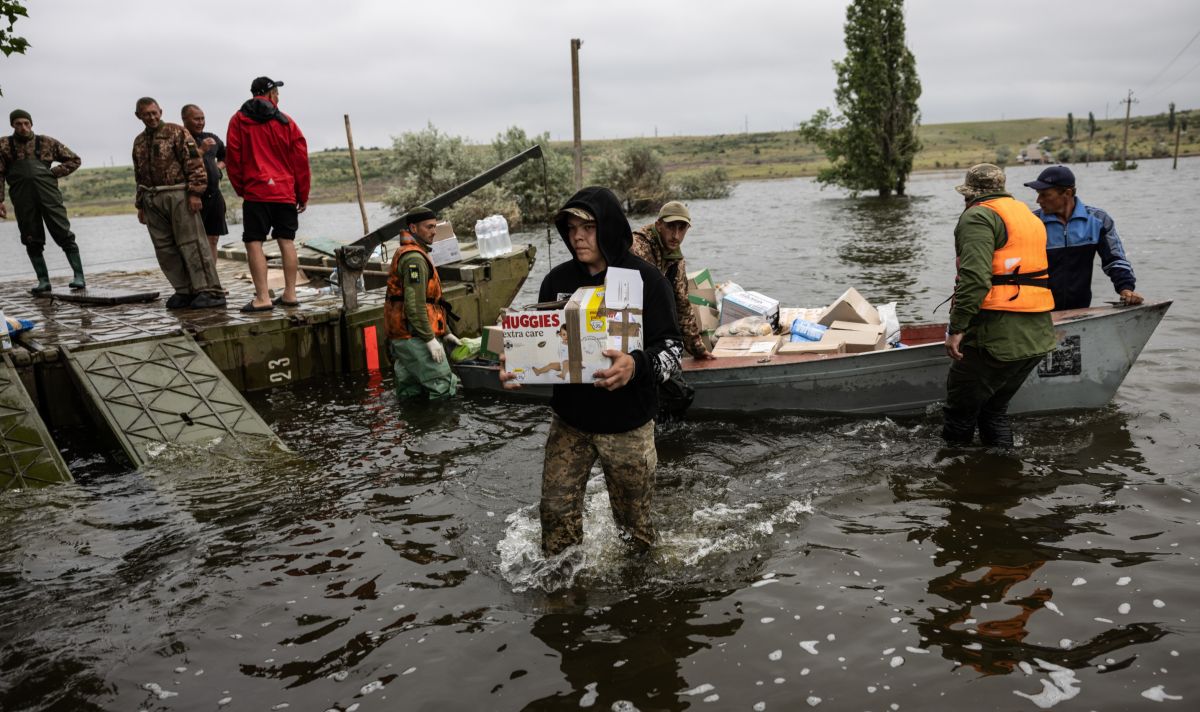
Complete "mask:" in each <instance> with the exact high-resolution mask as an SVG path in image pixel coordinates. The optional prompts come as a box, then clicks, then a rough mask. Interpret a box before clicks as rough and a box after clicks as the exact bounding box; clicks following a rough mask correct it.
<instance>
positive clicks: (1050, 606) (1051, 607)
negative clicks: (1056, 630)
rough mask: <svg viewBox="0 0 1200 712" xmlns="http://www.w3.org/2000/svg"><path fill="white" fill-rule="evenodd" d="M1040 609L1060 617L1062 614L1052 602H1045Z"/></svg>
mask: <svg viewBox="0 0 1200 712" xmlns="http://www.w3.org/2000/svg"><path fill="white" fill-rule="evenodd" d="M1042 607H1043V608H1045V609H1046V610H1048V611H1054V612H1055V613H1057V614H1058V615H1060V616H1061V615H1062V614H1063V612H1062V611H1060V610H1058V606H1057V605H1055V603H1054V601H1046V602H1045V603H1043V604H1042Z"/></svg>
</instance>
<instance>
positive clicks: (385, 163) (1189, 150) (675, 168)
mask: <svg viewBox="0 0 1200 712" xmlns="http://www.w3.org/2000/svg"><path fill="white" fill-rule="evenodd" d="M1196 113H1197V112H1193V117H1192V126H1191V127H1190V130H1189V131H1188V133H1186V134H1184V135H1183V138H1182V141H1181V143H1180V155H1198V154H1200V125H1196V124H1197V123H1200V116H1196ZM1084 124H1086V117H1084V119H1083V121H1080V120H1079V119H1076V132H1077V135H1079V134H1082V133H1084V132H1085V131H1086V129H1085V127H1084ZM1122 132H1123V120H1122V119H1109V120H1107V121H1098V122H1097V130H1096V136H1095V139H1094V141H1093V142H1092V148H1091V155H1092V159H1093V160H1096V161H1106V160H1107V161H1111V160H1112V159H1113V158H1117V157H1119V155H1120V150H1121V138H1122ZM1065 133H1066V120H1065V117H1064V118H1054V119H1010V120H1007V121H973V122H966V123H957V124H931V125H928V126H922V127H921V131H920V134H921V141H922V143H923V145H924V148H923V149H922V151H921V152H920V153H919V154H918V155H917V158H916V162H915V167H916V170H936V169H942V168H965V167H967V166H970V165H973V164H975V163H980V162H984V161H987V162H995V161H997V158H998V156H997V152H998V151H1001V152H1004V151H1007V153H1008V155H1009V156H1011V157H1012V160H1014V161H1015V159H1016V156H1017V155H1018V154H1019V153H1020V152H1021V150H1022V149H1023V148H1024V147H1025V146H1027V145H1028V144H1031V143H1034V142H1035V141H1037V140H1038V139H1041V138H1043V137H1050V139H1051V142H1050V143H1051V145H1052V146H1053V148H1054V151H1055V152H1057V151H1059V150H1061V149H1062V148H1064V147H1065ZM634 141H642V142H646V143H649V144H651V145H653V146H654V148H655V149H656V150H658V151H659V152H660V153H661V154H662V155H663V159H664V162H665V164H666V167H667V171H668V173H674V174H678V173H687V172H691V171H697V170H701V169H704V168H708V167H712V166H724V167H725V169H726V170H727V171H728V172H729V176H730V177H731V178H732V179H733V180H738V181H740V180H758V179H767V178H788V177H793V176H809V175H815V174H816V172H817V170H818V169H819V168H820V167H821V166H822V165H824V163H825V157H824V155H823V154H821V153H820V152H819V151H818V150H817V149H816V147H815V146H813V145H812V144H809V143H806V142H805V141H803V140H801V138H800V136H799V134H798V133H797V132H795V131H785V132H775V133H751V134H724V135H719V136H679V137H669V138H646V139H614V140H607V141H585V142H584V167H585V170H587V165H588V163H589V162H590V161H591V160H593V159H595V158H596V157H598V156H600V155H602V154H604V153H605V152H607V151H609V150H611V149H615V148H618V147H620V146H622V145H624V144H628V143H630V142H634ZM1086 145H1087V140H1086V136H1084V137H1083V139H1082V140H1079V141H1077V143H1076V149H1077V151H1083V150H1084V149H1085V148H1086ZM554 147H555V148H556V149H558V150H560V151H563V152H564V153H568V154H569V152H570V150H571V144H570V143H569V142H556V143H555V144H554ZM480 150H484V148H483V147H480ZM1173 150H1174V136H1173V135H1168V133H1167V118H1166V115H1165V114H1159V115H1157V116H1142V117H1137V118H1134V119H1133V120H1132V122H1131V125H1130V131H1129V154H1130V157H1131V158H1133V159H1143V158H1150V157H1152V156H1155V155H1170V153H1171V152H1172V151H1173ZM358 158H359V165H360V167H361V169H362V172H363V182H364V189H365V191H366V196H367V198H368V200H379V199H380V198H382V197H383V195H384V194H385V193H386V192H387V188H388V185H389V184H390V183H392V182H394V179H393V178H392V175H394V173H393V171H392V170H390V151H388V150H386V149H368V150H364V151H360V152H359V154H358ZM311 159H312V167H313V190H312V201H313V202H315V203H333V202H346V201H353V200H354V199H355V190H354V174H353V172H352V171H351V168H350V152H349V151H345V150H341V151H333V150H330V151H321V152H319V153H314V154H312V157H311ZM224 185H225V188H226V191H227V194H226V197H227V199H229V201H230V204H231V205H233V204H234V201H235V199H234V196H233V195H232V191H229V188H228V183H225V184H224ZM62 186H63V191H64V193H65V195H66V199H67V207H68V209H69V210H70V212H71V213H72V214H74V215H101V214H115V213H123V212H132V211H133V207H132V202H133V193H134V184H133V169H132V168H131V167H128V166H125V167H113V168H84V169H81V170H80V171H78V172H77V173H75V175H72V176H70V177H69V178H67V179H66V180H64V181H63V182H62Z"/></svg>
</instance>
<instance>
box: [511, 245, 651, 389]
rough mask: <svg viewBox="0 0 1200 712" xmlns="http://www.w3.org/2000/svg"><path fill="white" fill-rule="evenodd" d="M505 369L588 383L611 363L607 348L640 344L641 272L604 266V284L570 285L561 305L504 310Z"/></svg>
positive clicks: (531, 379)
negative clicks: (576, 286)
mask: <svg viewBox="0 0 1200 712" xmlns="http://www.w3.org/2000/svg"><path fill="white" fill-rule="evenodd" d="M501 327H502V330H503V332H504V360H505V366H504V368H505V370H507V371H509V372H510V373H513V374H515V375H516V376H517V381H518V382H519V383H592V382H594V381H595V378H594V377H593V375H592V374H593V373H595V372H596V371H598V370H601V369H606V368H608V367H610V366H611V365H612V359H610V358H608V357H607V356H604V355H603V352H604V351H605V350H607V349H616V350H617V351H624V352H625V353H629V352H630V351H636V350H637V349H640V348H642V278H641V275H640V274H638V272H637V270H628V269H620V268H617V267H610V268H609V270H608V274H607V276H606V278H605V284H604V285H603V286H599V287H581V288H579V289H577V290H575V293H574V294H572V295H571V299H570V300H569V301H568V302H567V305H566V306H565V307H563V308H562V309H551V310H508V311H506V312H505V314H504V317H503V321H502V322H501Z"/></svg>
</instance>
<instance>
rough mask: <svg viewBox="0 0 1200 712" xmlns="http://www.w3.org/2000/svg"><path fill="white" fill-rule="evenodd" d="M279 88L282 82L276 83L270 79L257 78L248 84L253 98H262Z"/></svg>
mask: <svg viewBox="0 0 1200 712" xmlns="http://www.w3.org/2000/svg"><path fill="white" fill-rule="evenodd" d="M281 86H283V82H277V81H275V80H274V79H272V78H270V77H259V78H258V79H255V80H254V81H252V82H250V93H251V94H253V95H254V96H262V95H263V94H266V93H267V92H269V91H271V90H272V89H274V88H275V87H281Z"/></svg>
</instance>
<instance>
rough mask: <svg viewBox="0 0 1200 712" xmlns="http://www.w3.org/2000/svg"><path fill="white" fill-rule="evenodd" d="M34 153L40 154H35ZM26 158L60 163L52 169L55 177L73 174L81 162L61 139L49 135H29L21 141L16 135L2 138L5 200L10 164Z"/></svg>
mask: <svg viewBox="0 0 1200 712" xmlns="http://www.w3.org/2000/svg"><path fill="white" fill-rule="evenodd" d="M35 147H36V149H37V150H36V151H35V150H34V149H35ZM34 153H37V154H38V155H37V156H34V155H33V154H34ZM26 158H37V159H38V160H39V161H41V162H42V163H45V164H47V165H49V164H50V163H54V162H57V163H58V165H57V166H54V167H52V168H51V169H50V173H52V174H53V175H54V177H55V178H62V177H64V176H69V175H71V174H72V173H74V172H75V169H77V168H79V164H80V163H81V161H80V160H79V156H76V155H75V152H74V151H72V150H71V149H69V148H67V147H66V145H64V144H63V143H62V142H61V141H58V140H57V139H53V138H50V137H49V136H37V135H35V136H31V137H29V140H28V141H19V140H17V138H16V137H14V136H10V137H6V138H2V139H0V200H4V185H5V180H4V178H5V174H6V173H7V172H8V166H10V165H12V164H13V163H15V162H17V161H21V160H24V159H26Z"/></svg>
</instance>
